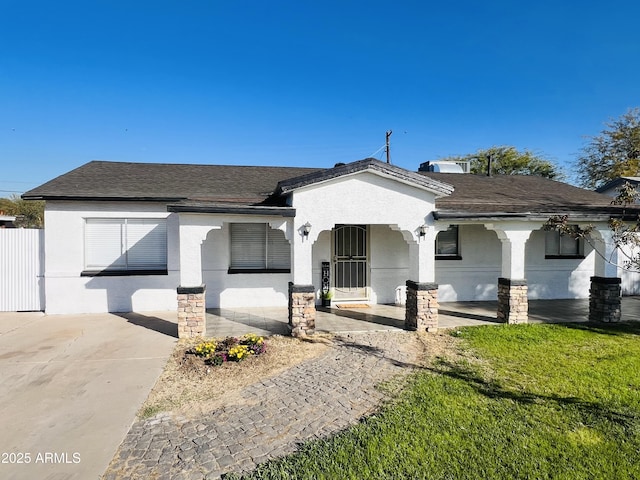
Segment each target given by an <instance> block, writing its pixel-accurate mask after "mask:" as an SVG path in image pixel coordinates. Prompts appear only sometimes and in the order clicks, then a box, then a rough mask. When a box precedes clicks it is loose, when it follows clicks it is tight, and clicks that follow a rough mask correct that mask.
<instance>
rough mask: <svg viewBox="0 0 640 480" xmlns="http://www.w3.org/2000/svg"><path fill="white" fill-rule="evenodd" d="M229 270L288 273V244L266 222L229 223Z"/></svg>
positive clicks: (289, 263)
mask: <svg viewBox="0 0 640 480" xmlns="http://www.w3.org/2000/svg"><path fill="white" fill-rule="evenodd" d="M229 257H230V258H229V271H228V272H229V273H290V272H291V245H290V244H289V242H288V241H287V239H286V238H285V236H284V233H283V232H282V231H281V230H277V229H273V228H271V227H270V225H269V224H268V223H241V222H238V223H231V224H229Z"/></svg>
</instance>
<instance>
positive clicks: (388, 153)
mask: <svg viewBox="0 0 640 480" xmlns="http://www.w3.org/2000/svg"><path fill="white" fill-rule="evenodd" d="M392 133H393V130H387V133H386V142H385V145H386V147H385V150H386V151H387V163H391V150H390V146H389V137H391V134H392Z"/></svg>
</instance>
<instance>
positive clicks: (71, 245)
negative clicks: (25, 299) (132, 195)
mask: <svg viewBox="0 0 640 480" xmlns="http://www.w3.org/2000/svg"><path fill="white" fill-rule="evenodd" d="M80 206H82V210H80V211H78V210H76V209H77V208H78V207H80ZM85 218H167V235H168V245H167V246H168V258H167V262H168V275H153V276H121V277H120V276H119V277H81V276H80V274H81V272H82V271H83V269H84V219H85ZM176 220H177V219H176V218H175V216H170V215H169V214H168V213H167V210H166V206H165V205H163V204H150V203H125V202H123V203H119V202H86V203H84V204H80V203H79V202H53V201H48V202H47V206H46V210H45V224H46V229H45V292H46V312H47V313H49V314H56V313H98V312H106V311H112V312H126V311H132V310H136V311H152V310H175V309H176V308H177V307H176V306H177V303H176V286H177V285H178V283H179V280H178V272H177V268H178V264H177V243H176V241H175V239H176V238H177V221H176Z"/></svg>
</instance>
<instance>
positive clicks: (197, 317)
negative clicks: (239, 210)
mask: <svg viewBox="0 0 640 480" xmlns="http://www.w3.org/2000/svg"><path fill="white" fill-rule="evenodd" d="M203 223H205V219H204V218H203V217H201V216H197V215H192V214H182V215H180V225H179V231H180V235H179V237H180V247H179V248H180V286H179V287H178V288H177V294H178V338H193V337H202V336H204V335H205V334H206V331H207V316H206V304H207V303H206V298H205V291H206V286H205V285H204V284H203V283H202V243H203V242H204V241H205V239H206V238H207V234H208V233H209V231H210V230H212V229H216V228H217V229H219V228H222V226H221V225H215V226H213V225H210V224H209V225H203Z"/></svg>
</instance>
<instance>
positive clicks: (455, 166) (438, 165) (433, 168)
mask: <svg viewBox="0 0 640 480" xmlns="http://www.w3.org/2000/svg"><path fill="white" fill-rule="evenodd" d="M469 167H470V165H469V162H451V161H444V160H429V161H428V162H424V163H421V164H420V168H418V171H419V172H436V173H469V170H470V168H469Z"/></svg>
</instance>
